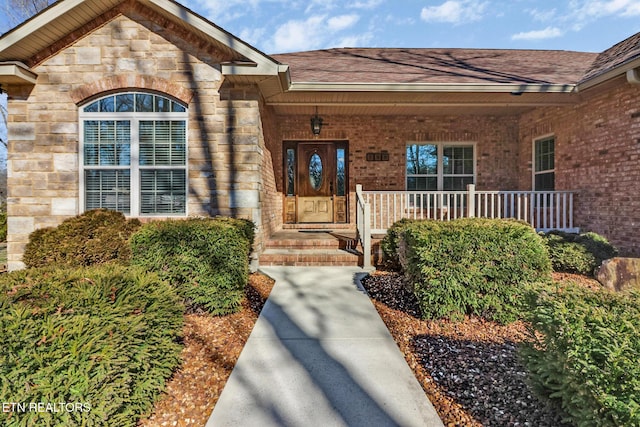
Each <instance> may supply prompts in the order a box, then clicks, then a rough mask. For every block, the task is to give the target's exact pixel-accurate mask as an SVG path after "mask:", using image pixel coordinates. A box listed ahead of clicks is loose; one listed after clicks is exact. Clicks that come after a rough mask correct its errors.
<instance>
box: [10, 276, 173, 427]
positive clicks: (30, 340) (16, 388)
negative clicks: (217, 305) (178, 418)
mask: <svg viewBox="0 0 640 427" xmlns="http://www.w3.org/2000/svg"><path fill="white" fill-rule="evenodd" d="M182 322H183V308H182V306H181V304H180V299H179V298H178V297H177V295H176V294H175V291H174V290H173V289H172V288H171V287H170V286H169V285H168V284H166V283H164V282H162V281H161V280H160V279H159V278H158V277H157V276H156V275H153V274H148V273H146V272H144V271H143V270H141V269H133V268H127V267H123V266H118V265H115V264H110V265H104V266H99V267H90V268H83V269H53V268H51V267H48V268H43V269H30V270H22V271H18V272H14V273H10V274H6V275H3V276H1V277H0V348H2V351H0V401H1V402H5V403H8V402H15V403H20V404H25V405H27V408H28V405H30V404H34V405H37V404H59V403H61V402H65V403H70V404H72V406H71V407H73V405H75V404H79V405H85V406H82V410H80V411H78V410H76V411H72V412H67V411H66V410H64V409H63V408H61V407H58V410H57V412H53V413H52V412H51V411H49V412H38V411H35V410H28V409H27V410H26V412H22V413H20V409H18V408H16V409H15V410H14V411H11V412H9V413H2V412H1V411H0V424H1V425H3V426H32V425H38V426H53V425H55V426H58V425H64V426H80V425H94V426H95V425H104V426H107V425H109V426H116V425H117V426H135V425H136V422H137V420H138V419H139V418H140V417H141V416H142V415H146V414H148V413H149V412H150V410H151V409H152V408H153V404H154V400H155V399H156V397H157V396H158V395H159V393H160V392H161V391H162V389H163V388H164V383H165V380H166V379H167V378H169V377H170V376H171V373H172V372H173V370H174V369H175V368H176V367H177V366H178V364H179V361H180V351H181V346H180V344H179V343H178V342H177V340H178V338H179V334H180V333H181V330H182Z"/></svg>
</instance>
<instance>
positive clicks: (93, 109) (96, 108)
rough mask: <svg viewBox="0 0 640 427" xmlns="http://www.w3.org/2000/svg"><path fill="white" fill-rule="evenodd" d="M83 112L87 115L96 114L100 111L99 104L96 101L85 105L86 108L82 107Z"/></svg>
mask: <svg viewBox="0 0 640 427" xmlns="http://www.w3.org/2000/svg"><path fill="white" fill-rule="evenodd" d="M84 111H85V112H87V113H97V112H98V111H100V102H98V101H96V102H93V103H91V104H89V105H87V106H86V107H84Z"/></svg>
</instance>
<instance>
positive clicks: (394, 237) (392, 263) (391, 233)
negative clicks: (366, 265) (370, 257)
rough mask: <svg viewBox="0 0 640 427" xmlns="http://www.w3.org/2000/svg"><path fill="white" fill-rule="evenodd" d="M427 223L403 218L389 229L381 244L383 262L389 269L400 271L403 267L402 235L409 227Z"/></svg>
mask: <svg viewBox="0 0 640 427" xmlns="http://www.w3.org/2000/svg"><path fill="white" fill-rule="evenodd" d="M420 223H426V222H425V221H419V220H415V219H408V218H403V219H401V220H400V221H396V222H395V223H393V224H392V225H391V227H389V229H388V230H387V234H385V236H384V238H383V239H382V241H381V242H380V249H382V261H383V262H384V263H385V265H386V267H387V268H390V269H393V270H400V269H401V268H402V265H401V264H400V259H399V258H398V244H399V243H400V234H401V233H402V231H403V230H404V229H406V228H407V227H414V226H417V224H420Z"/></svg>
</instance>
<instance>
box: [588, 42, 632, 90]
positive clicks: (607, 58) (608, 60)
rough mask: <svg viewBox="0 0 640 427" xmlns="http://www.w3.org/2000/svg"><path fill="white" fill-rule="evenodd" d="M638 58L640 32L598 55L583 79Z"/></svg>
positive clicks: (593, 76)
mask: <svg viewBox="0 0 640 427" xmlns="http://www.w3.org/2000/svg"><path fill="white" fill-rule="evenodd" d="M637 58H640V33H638V34H635V35H633V36H631V37H629V38H628V39H626V40H623V41H621V42H620V43H618V44H616V45H614V46H613V47H611V48H609V49H607V50H605V51H604V52H602V53H601V54H600V55H598V57H597V58H596V60H595V61H594V62H593V65H592V66H591V68H590V69H589V70H588V71H587V72H586V73H585V75H584V77H583V78H582V81H586V80H589V79H593V78H595V77H597V76H599V75H602V74H604V73H607V72H608V71H611V70H612V69H614V68H616V67H619V66H621V65H624V64H626V63H628V62H631V61H633V60H634V59H637Z"/></svg>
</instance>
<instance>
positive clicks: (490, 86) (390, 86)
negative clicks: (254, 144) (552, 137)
mask: <svg viewBox="0 0 640 427" xmlns="http://www.w3.org/2000/svg"><path fill="white" fill-rule="evenodd" d="M289 91H292V92H458V93H473V92H488V93H511V94H514V95H520V94H523V93H572V92H574V91H575V85H574V84H530V83H504V84H503V83H317V82H306V83H305V82H299V83H292V84H291V85H290V88H289Z"/></svg>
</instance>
